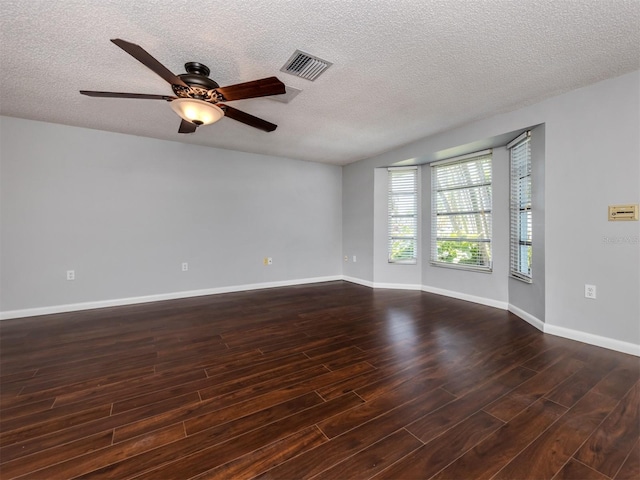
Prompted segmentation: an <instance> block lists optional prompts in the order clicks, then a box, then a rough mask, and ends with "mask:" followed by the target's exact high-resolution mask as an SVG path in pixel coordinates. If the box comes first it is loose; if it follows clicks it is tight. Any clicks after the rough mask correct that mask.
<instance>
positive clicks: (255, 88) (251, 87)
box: [216, 77, 286, 102]
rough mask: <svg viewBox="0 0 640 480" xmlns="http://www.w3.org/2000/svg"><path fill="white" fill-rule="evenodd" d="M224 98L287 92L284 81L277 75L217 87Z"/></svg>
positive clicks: (234, 98)
mask: <svg viewBox="0 0 640 480" xmlns="http://www.w3.org/2000/svg"><path fill="white" fill-rule="evenodd" d="M216 91H217V92H218V93H219V94H221V95H222V97H223V100H224V101H227V102H230V101H232V100H242V99H244V98H255V97H266V96H269V95H281V94H283V93H286V88H285V86H284V83H282V82H281V81H280V80H278V78H277V77H268V78H262V79H260V80H254V81H252V82H245V83H238V84H236V85H230V86H228V87H220V88H216Z"/></svg>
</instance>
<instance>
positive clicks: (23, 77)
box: [0, 0, 640, 165]
mask: <svg viewBox="0 0 640 480" xmlns="http://www.w3.org/2000/svg"><path fill="white" fill-rule="evenodd" d="M0 35H1V37H0V54H1V55H0V114H2V115H8V116H15V117H21V118H27V119H34V120H43V121H47V122H54V123H62V124H67V125H76V126H82V127H89V128H94V129H100V130H107V131H113V132H123V133H130V134H134V135H140V136H145V137H153V138H162V139H167V140H173V141H182V142H187V143H194V144H199V145H209V146H215V147H221V148H226V149H233V150H241V151H246V152H256V153H264V154H269V155H279V156H284V157H291V158H297V159H303V160H311V161H319V162H325V163H333V164H339V165H342V164H347V163H350V162H353V161H356V160H360V159H362V158H367V157H370V156H373V155H376V154H379V153H382V152H384V151H387V150H390V149H392V148H394V147H397V146H400V145H403V144H406V143H408V142H411V141H413V140H416V139H418V138H421V137H425V136H428V135H431V134H433V133H436V132H439V131H442V130H446V129H449V128H452V127H455V126H458V125H462V124H464V123H468V122H470V121H473V120H476V119H480V118H483V117H486V116H490V115H492V114H494V113H497V112H505V111H509V110H513V109H516V108H518V107H522V106H525V105H527V104H531V103H534V102H537V101H540V100H541V99H544V98H547V97H550V96H553V95H557V94H559V93H562V92H565V91H568V90H572V89H575V88H578V87H581V86H585V85H588V84H591V83H594V82H597V81H600V80H603V79H606V78H610V77H614V76H618V75H621V74H623V73H626V72H629V71H632V70H636V69H638V68H640V0H575V1H571V0H566V1H552V0H476V1H474V0H466V1H465V0H435V1H430V0H386V1H380V0H232V1H228V0H227V1H225V2H218V1H203V2H194V1H193V0H171V1H168V0H152V1H148V0H137V1H131V0H100V1H98V0H55V1H52V0H3V1H2V9H1V10H0ZM111 38H122V39H125V40H128V41H130V42H133V43H137V44H139V45H141V46H142V47H143V48H145V49H146V50H147V51H148V52H149V53H151V54H152V55H153V56H154V57H155V58H156V59H158V60H159V61H160V62H162V63H163V64H164V65H165V66H166V67H167V68H169V70H171V71H172V72H173V73H175V74H179V73H183V72H184V63H185V62H188V61H197V62H201V63H204V64H206V65H208V66H209V67H210V68H211V72H212V73H211V77H212V78H213V79H214V80H216V81H217V82H218V83H219V84H220V85H222V86H225V85H231V84H235V83H239V82H245V81H249V80H254V79H257V78H263V77H268V76H272V75H276V76H278V77H279V78H280V79H281V80H282V81H283V82H284V83H285V84H286V85H289V86H292V87H295V88H298V89H301V90H302V92H301V93H300V94H299V95H298V96H297V97H295V99H293V100H292V101H291V103H288V104H285V103H281V102H274V101H272V100H269V99H264V98H260V99H252V100H241V101H237V102H233V103H231V104H232V105H233V106H234V107H236V108H239V109H240V110H244V111H246V112H248V113H251V114H253V115H256V116H258V117H261V118H264V119H265V120H268V121H270V122H273V123H276V124H278V129H277V130H276V131H275V132H273V133H264V132H262V131H259V130H256V129H253V128H250V127H247V126H245V125H243V124H241V123H238V122H235V121H233V120H230V119H227V118H225V119H222V120H221V121H220V122H218V123H216V124H214V125H210V126H206V127H201V128H199V129H198V131H197V132H196V133H195V134H192V135H187V136H185V135H180V134H178V133H177V129H178V125H179V123H180V122H179V120H180V119H179V118H178V117H177V116H176V114H175V113H174V112H173V111H172V110H171V109H170V108H169V105H168V104H167V103H166V102H163V101H151V100H123V99H102V98H90V97H85V96H82V95H80V94H79V93H78V90H81V89H83V90H106V91H115V92H134V93H152V94H165V95H170V94H171V87H170V85H169V84H167V83H166V82H164V81H163V80H162V79H161V78H160V77H158V76H157V75H156V74H154V73H153V72H151V71H150V70H149V69H147V68H146V67H144V66H143V65H142V64H140V63H139V62H137V61H136V60H135V59H134V58H133V57H131V56H129V55H128V54H126V53H125V52H124V51H122V50H120V49H119V48H118V47H116V46H115V45H113V44H112V43H111V42H110V41H109V39H111ZM296 49H300V50H303V51H306V52H308V53H310V54H312V55H316V56H319V57H321V58H323V59H325V60H328V61H329V62H333V66H331V67H330V68H329V69H328V70H327V71H326V72H325V73H324V74H323V75H322V76H320V77H319V78H318V79H317V80H316V81H315V82H310V81H307V80H304V79H301V78H297V77H293V76H291V75H287V74H285V73H283V72H280V71H279V70H280V67H281V66H282V65H283V64H284V62H285V61H286V60H287V59H288V58H289V57H290V56H291V54H292V53H293V52H294V50H296Z"/></svg>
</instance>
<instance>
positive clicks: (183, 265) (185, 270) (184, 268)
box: [182, 262, 189, 272]
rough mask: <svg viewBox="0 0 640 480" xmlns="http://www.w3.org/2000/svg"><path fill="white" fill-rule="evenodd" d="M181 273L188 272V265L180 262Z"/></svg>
mask: <svg viewBox="0 0 640 480" xmlns="http://www.w3.org/2000/svg"><path fill="white" fill-rule="evenodd" d="M182 271H183V272H188V271H189V264H188V263H187V262H182Z"/></svg>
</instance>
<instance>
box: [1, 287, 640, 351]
mask: <svg viewBox="0 0 640 480" xmlns="http://www.w3.org/2000/svg"><path fill="white" fill-rule="evenodd" d="M336 280H345V281H347V282H351V283H356V284H358V285H363V286H365V287H369V288H392V289H404V290H422V291H424V292H428V293H435V294H437V295H444V296H446V297H451V298H457V299H459V300H465V301H467V302H473V303H478V304H481V305H487V306H489V307H495V308H500V309H502V310H509V311H510V312H511V313H513V314H514V315H517V316H518V317H520V318H521V319H523V320H524V321H526V322H527V323H529V324H531V325H532V326H534V327H535V328H537V329H538V330H540V331H542V332H544V333H548V334H550V335H556V336H558V337H563V338H568V339H570V340H576V341H578V342H583V343H588V344H590V345H595V346H598V347H603V348H607V349H609V350H615V351H617V352H622V353H627V354H629V355H635V356H638V357H640V345H637V344H635V343H630V342H623V341H621V340H615V339H613V338H608V337H602V336H600V335H594V334H591V333H586V332H581V331H579V330H572V329H570V328H565V327H560V326H557V325H550V324H548V323H544V322H543V321H542V320H539V319H538V318H536V317H534V316H533V315H531V314H529V313H527V312H525V311H524V310H522V309H520V308H518V307H516V306H514V305H511V304H509V303H507V302H501V301H498V300H493V299H491V298H485V297H478V296H475V295H468V294H466V293H460V292H455V291H453V290H445V289H441V288H435V287H430V286H427V285H411V284H398V283H374V282H371V281H369V280H363V279H360V278H355V277H349V276H345V275H332V276H326V277H314V278H301V279H296V280H283V281H278V282H265V283H251V284H246V285H233V286H229V287H218V288H206V289H202V290H190V291H184V292H173V293H162V294H158V295H146V296H141V297H128V298H118V299H113V300H100V301H96V302H83V303H72V304H66V305H54V306H50V307H40V308H26V309H22V310H10V311H5V312H0V320H8V319H11V318H24V317H33V316H37V315H50V314H53V313H65V312H76V311H79V310H92V309H96V308H104V307H118V306H124V305H133V304H136V303H149V302H159V301H163V300H175V299H179V298H190V297H200V296H203V295H216V294H220V293H232V292H244V291H249V290H261V289H265V288H275V287H288V286H293V285H304V284H308V283H322V282H332V281H336Z"/></svg>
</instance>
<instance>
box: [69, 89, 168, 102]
mask: <svg viewBox="0 0 640 480" xmlns="http://www.w3.org/2000/svg"><path fill="white" fill-rule="evenodd" d="M80 93H81V94H82V95H87V96H89V97H109V98H142V99H146V100H166V101H168V102H170V101H171V100H175V99H176V97H172V96H170V95H149V94H146V93H119V92H94V91H92V90H80Z"/></svg>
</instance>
